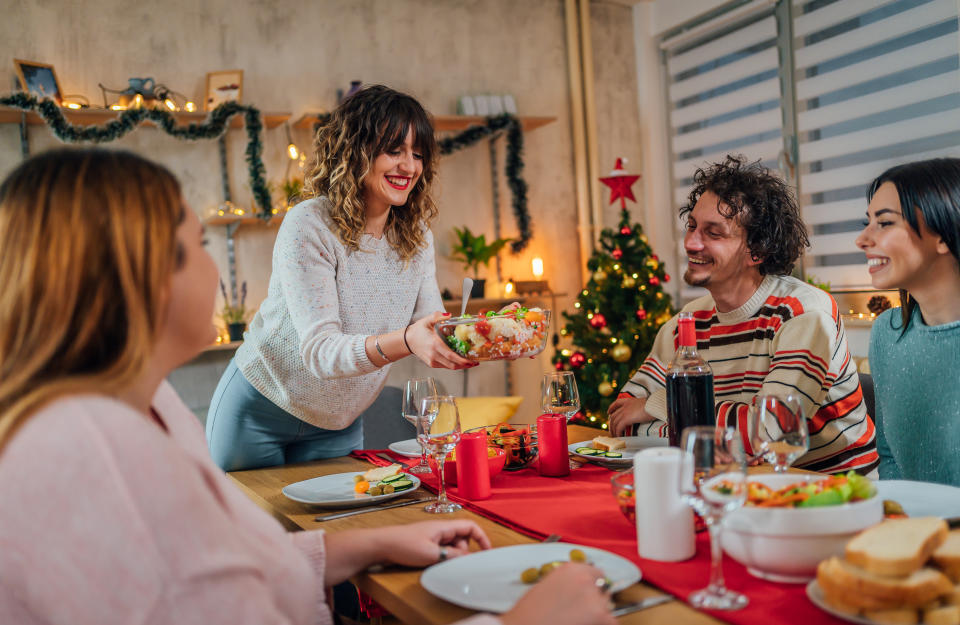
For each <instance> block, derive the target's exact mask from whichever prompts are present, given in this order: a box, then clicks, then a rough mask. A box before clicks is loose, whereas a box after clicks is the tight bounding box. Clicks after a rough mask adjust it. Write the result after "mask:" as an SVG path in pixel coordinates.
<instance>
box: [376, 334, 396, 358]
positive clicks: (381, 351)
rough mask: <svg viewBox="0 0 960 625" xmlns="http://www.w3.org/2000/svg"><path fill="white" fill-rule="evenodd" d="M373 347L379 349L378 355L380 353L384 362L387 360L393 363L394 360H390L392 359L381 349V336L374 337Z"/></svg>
mask: <svg viewBox="0 0 960 625" xmlns="http://www.w3.org/2000/svg"><path fill="white" fill-rule="evenodd" d="M373 346H374V347H376V348H377V353H379V354H380V356H382V357H383V359H384V360H386V361H387V362H393V361H392V360H390V359H389V358H388V357H387V355H386V354H384V353H383V350H382V349H380V337H379V336H375V337H373Z"/></svg>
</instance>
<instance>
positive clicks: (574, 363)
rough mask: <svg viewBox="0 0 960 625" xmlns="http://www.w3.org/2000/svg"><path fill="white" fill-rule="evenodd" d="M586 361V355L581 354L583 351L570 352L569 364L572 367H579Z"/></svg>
mask: <svg viewBox="0 0 960 625" xmlns="http://www.w3.org/2000/svg"><path fill="white" fill-rule="evenodd" d="M586 362H587V357H586V356H584V355H583V352H573V353H572V354H570V366H571V367H573V368H574V369H579V368H580V367H582V366H583V365H584V364H585V363H586Z"/></svg>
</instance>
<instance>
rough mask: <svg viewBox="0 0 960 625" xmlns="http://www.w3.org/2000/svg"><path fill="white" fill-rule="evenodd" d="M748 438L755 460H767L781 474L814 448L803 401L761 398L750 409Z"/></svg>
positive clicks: (769, 397) (773, 397) (774, 397)
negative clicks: (810, 448) (811, 444)
mask: <svg viewBox="0 0 960 625" xmlns="http://www.w3.org/2000/svg"><path fill="white" fill-rule="evenodd" d="M747 436H748V438H749V440H750V446H751V447H752V448H753V449H752V450H751V453H752V455H753V456H754V457H757V458H759V457H763V459H764V460H766V461H767V462H769V463H770V464H772V465H773V470H774V471H775V472H777V473H783V472H785V471H786V470H787V469H789V468H790V465H791V464H793V463H794V462H795V461H796V460H797V459H798V458H799V457H800V456H802V455H803V454H805V453H807V449H808V448H809V446H810V435H809V434H808V433H807V420H806V419H805V418H804V416H803V405H802V404H801V403H800V399H799V398H798V397H796V396H795V395H783V396H778V395H758V396H757V398H756V401H755V402H754V405H753V407H752V408H751V409H750V414H749V419H748V421H747Z"/></svg>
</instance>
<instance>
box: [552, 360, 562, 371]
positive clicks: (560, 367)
mask: <svg viewBox="0 0 960 625" xmlns="http://www.w3.org/2000/svg"><path fill="white" fill-rule="evenodd" d="M554 366H555V367H556V369H557V371H563V363H562V362H560V361H559V360H558V361H557V364H556V365H554Z"/></svg>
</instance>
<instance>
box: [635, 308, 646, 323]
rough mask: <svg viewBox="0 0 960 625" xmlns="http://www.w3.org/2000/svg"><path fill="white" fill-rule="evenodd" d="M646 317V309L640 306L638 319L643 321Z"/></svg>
mask: <svg viewBox="0 0 960 625" xmlns="http://www.w3.org/2000/svg"><path fill="white" fill-rule="evenodd" d="M646 318H647V311H645V310H644V309H642V308H638V309H637V319H638V320H639V321H643V320H644V319H646Z"/></svg>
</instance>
